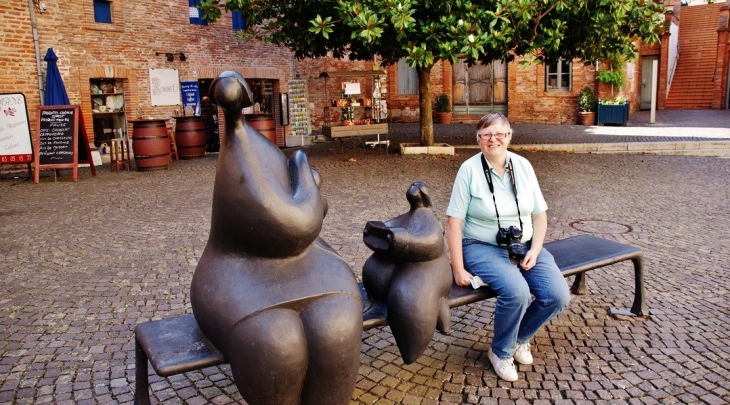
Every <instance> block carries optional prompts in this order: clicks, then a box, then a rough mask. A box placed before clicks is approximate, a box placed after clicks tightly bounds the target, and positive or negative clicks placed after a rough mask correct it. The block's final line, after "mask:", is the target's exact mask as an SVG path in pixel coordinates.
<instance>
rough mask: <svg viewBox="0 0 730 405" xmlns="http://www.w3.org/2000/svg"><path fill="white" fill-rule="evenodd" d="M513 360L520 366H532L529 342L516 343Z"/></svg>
mask: <svg viewBox="0 0 730 405" xmlns="http://www.w3.org/2000/svg"><path fill="white" fill-rule="evenodd" d="M514 358H515V360H517V362H518V363H520V364H525V365H530V364H532V353H531V352H530V342H527V343H517V350H515V354H514Z"/></svg>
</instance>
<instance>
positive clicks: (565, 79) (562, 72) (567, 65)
mask: <svg viewBox="0 0 730 405" xmlns="http://www.w3.org/2000/svg"><path fill="white" fill-rule="evenodd" d="M572 67H573V64H572V63H571V62H570V61H566V60H562V59H560V60H559V61H557V62H555V63H552V64H549V65H546V66H545V91H570V90H571V87H572V83H573V80H572V77H571V75H572Z"/></svg>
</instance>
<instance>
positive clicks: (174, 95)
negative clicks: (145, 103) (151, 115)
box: [150, 69, 180, 106]
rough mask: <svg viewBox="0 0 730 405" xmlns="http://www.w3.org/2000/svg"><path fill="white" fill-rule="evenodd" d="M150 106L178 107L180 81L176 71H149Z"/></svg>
mask: <svg viewBox="0 0 730 405" xmlns="http://www.w3.org/2000/svg"><path fill="white" fill-rule="evenodd" d="M150 101H151V103H152V105H155V106H156V105H180V80H179V79H178V74H177V69H150Z"/></svg>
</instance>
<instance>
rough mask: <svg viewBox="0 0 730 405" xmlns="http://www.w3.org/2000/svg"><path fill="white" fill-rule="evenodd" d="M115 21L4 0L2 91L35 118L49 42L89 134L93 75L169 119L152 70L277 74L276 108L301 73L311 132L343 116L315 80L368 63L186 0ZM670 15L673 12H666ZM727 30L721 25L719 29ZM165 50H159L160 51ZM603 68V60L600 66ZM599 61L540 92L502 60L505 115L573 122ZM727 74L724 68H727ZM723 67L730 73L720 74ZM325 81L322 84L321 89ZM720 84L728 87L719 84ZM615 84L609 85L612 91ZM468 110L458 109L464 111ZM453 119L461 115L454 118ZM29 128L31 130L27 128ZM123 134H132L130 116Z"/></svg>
mask: <svg viewBox="0 0 730 405" xmlns="http://www.w3.org/2000/svg"><path fill="white" fill-rule="evenodd" d="M111 5H112V19H113V23H112V24H100V23H95V22H94V11H93V0H68V1H62V2H59V1H46V2H45V6H46V9H45V10H44V11H43V12H41V10H40V9H39V6H38V4H37V2H36V3H34V7H33V9H32V10H30V9H29V6H28V2H26V1H12V2H8V3H7V4H6V5H5V7H4V8H3V9H2V10H0V26H2V32H3V34H4V35H3V42H2V48H1V49H0V66H2V67H4V69H3V72H4V73H0V92H4V93H12V92H22V93H23V94H25V95H26V100H27V104H28V112H29V116H30V119H31V121H32V122H34V121H35V114H36V109H37V107H38V106H39V105H40V90H39V72H38V71H37V69H36V52H37V53H38V54H39V55H40V58H42V57H43V55H44V54H45V52H46V50H47V49H48V48H53V49H54V51H55V53H56V54H57V55H58V57H59V60H58V66H59V69H60V71H61V74H62V77H63V79H64V82H65V85H66V88H67V91H68V95H69V98H70V100H71V103H72V104H79V105H81V109H82V112H83V115H84V121H85V123H86V127H87V132H88V133H89V134H90V136H92V135H91V134H92V133H93V132H92V121H93V120H92V117H91V111H90V110H91V95H90V86H89V79H92V78H117V79H123V80H124V89H125V96H124V97H125V103H126V105H125V110H126V114H127V121H128V122H131V121H132V120H134V119H136V112H137V109H138V108H139V109H140V110H141V113H142V116H143V117H145V118H147V117H154V118H169V117H172V116H173V115H174V111H175V110H179V109H180V107H179V106H165V107H159V106H158V107H156V106H152V105H151V101H150V88H149V69H151V68H175V69H178V73H179V78H180V80H181V81H189V80H198V79H206V78H210V79H212V78H215V77H216V76H217V75H218V74H219V73H220V72H222V71H224V70H236V71H238V72H240V73H241V74H242V75H243V76H244V77H246V78H250V79H269V80H273V81H274V92H275V94H274V96H275V97H274V100H276V103H275V104H276V108H277V109H278V108H279V107H280V106H279V103H278V99H279V98H278V93H280V92H287V84H288V82H289V80H291V79H293V78H294V77H296V75H299V76H300V77H301V78H303V79H305V80H306V81H307V85H308V90H309V110H310V113H311V117H312V129H313V130H314V131H315V132H316V131H318V130H319V128H321V126H322V123H323V122H325V113H328V114H329V115H328V119H329V120H332V121H336V120H339V111H338V109H332V108H330V109H329V110H325V107H328V106H331V100H332V99H335V98H337V96H338V93H339V88H340V83H341V82H342V80H344V79H341V78H336V79H335V78H331V79H328V80H326V81H325V80H324V79H321V78H319V75H320V73H321V72H325V71H344V70H347V71H351V70H372V69H373V67H374V66H373V62H372V61H370V62H352V61H347V60H335V59H332V58H321V59H316V60H295V58H294V57H293V55H292V53H291V52H290V51H288V50H287V49H284V48H279V47H276V46H273V45H270V44H263V43H260V42H255V41H252V42H245V41H241V40H239V39H237V38H236V34H235V32H234V31H233V29H232V22H231V16H230V14H229V13H223V16H222V18H221V20H220V21H218V22H216V23H214V24H210V25H208V26H201V25H194V24H190V22H189V15H188V4H187V2H185V1H168V0H164V1H163V0H146V1H130V0H126V1H122V0H112V1H111ZM32 16H34V17H35V21H36V26H37V32H38V35H37V37H38V49H37V50H36V49H35V46H34V45H35V44H34V40H33V24H32ZM668 18H672V17H671V15H669V17H668ZM721 36H723V38H726V37H728V34H727V30H725V31H722V32H721ZM667 42H668V41H664V43H663V44H662V45H660V46H659V45H658V46H654V47H644V48H643V50H642V55H650V54H657V55H660V75H659V77H660V78H665V77H666V74H667V73H666V72H667V61H666V57H665V56H664V55H666V52H667V50H666V49H665V48H666V46H667V45H666V43H667ZM158 52H159V53H163V54H161V55H156V53H158ZM166 52H173V53H175V54H176V55H177V54H178V53H179V52H184V54H185V55H186V58H187V59H186V61H180V60H179V58H177V57H176V58H175V60H174V61H172V62H168V61H167V60H166V58H165V56H164V53H166ZM40 66H41V70H42V72H41V73H40V75H41V76H40V77H41V81H43V78H44V77H45V67H46V62H44V61H42V60H41V61H40ZM627 67H628V69H632V68H633V75H632V74H626V81H625V82H626V83H625V85H624V88H623V89H622V92H624V93H625V94H628V95H629V97H630V100H631V102H632V103H631V107H632V110H636V109H637V108H638V106H639V95H640V89H641V87H640V86H641V61H640V60H638V61H636V62H635V63H633V64H627ZM599 68H600V69H605V68H607V66H606V65H604V64H600V65H599ZM383 69H384V70H385V71H386V72H387V81H388V89H389V90H388V99H387V101H388V108H389V114H390V115H389V119H390V120H392V121H408V122H417V121H418V119H419V108H418V96H417V95H399V94H397V88H398V83H397V80H398V77H397V69H396V67H395V66H389V67H386V68H383ZM595 69H596V66H595V65H588V66H586V65H584V64H582V63H581V62H578V61H576V62H574V63H573V67H572V88H571V90H570V91H566V92H546V91H545V71H544V66H543V65H534V64H533V65H528V66H527V67H523V66H522V65H520V64H519V63H518V61H514V62H511V63H510V64H509V65H508V67H507V77H508V90H507V91H508V92H507V97H508V105H507V110H508V114H509V116H510V119H511V120H512V121H513V122H515V123H552V124H575V123H577V122H578V109H577V105H576V100H577V97H578V94H579V92H580V91H581V89H582V88H583V87H585V86H591V87H593V88H594V89H596V90H597V94H598V96H599V97H608V96H610V95H611V89H610V88H609V87H608V86H606V85H603V84H599V83H597V81H596V80H595V76H596V71H595ZM724 69H725V72H727V70H726V69H727V67H726V66H724ZM452 73H453V72H452V67H451V64H450V63H448V62H439V63H437V64H436V65H435V66H434V67H433V69H432V72H431V92H432V95H433V96H434V97H435V95H437V94H439V93H442V92H444V93H446V94H451V92H452V86H453V85H452ZM723 74H726V73H723ZM347 80H357V81H359V82H360V83H361V86H362V89H363V91H362V93H363V94H367V93H368V92H370V91H372V90H371V83H372V82H371V79H370V78H367V77H360V78H358V77H352V78H347ZM325 83H326V84H327V86H326V88H325ZM659 83H660V87H659V108H663V105H662V102H663V100H664V97H665V93H666V85H665V84H664V85H662V83H666V80H664V79H662V80H659ZM718 91H724V89H718ZM616 92H618V89H615V90H614V93H616ZM276 113H277V114H276V117H277V143H278V144H279V145H282V146H283V145H284V135H285V131H286V130H287V129H288V128H286V127H282V126H281V125H279V123H278V116H279V115H278V111H276ZM466 118H468V117H462V119H466ZM455 120H457V121H458V120H459V117H458V116H457V117H455ZM33 130H34V129H33ZM127 133H129V134H131V133H132V128H131V124H128V130H127Z"/></svg>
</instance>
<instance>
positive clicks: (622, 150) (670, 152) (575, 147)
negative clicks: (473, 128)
mask: <svg viewBox="0 0 730 405" xmlns="http://www.w3.org/2000/svg"><path fill="white" fill-rule="evenodd" d="M510 149H512V150H514V151H520V150H522V151H554V152H557V151H559V152H569V153H608V154H644V155H662V156H707V157H730V141H702V142H695V141H682V142H628V143H573V144H540V145H538V144H533V145H510Z"/></svg>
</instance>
